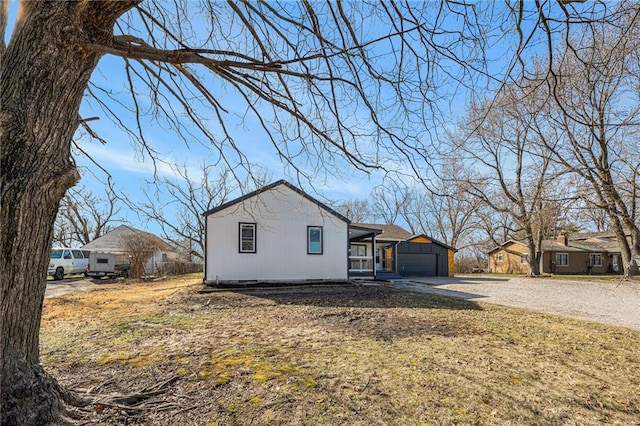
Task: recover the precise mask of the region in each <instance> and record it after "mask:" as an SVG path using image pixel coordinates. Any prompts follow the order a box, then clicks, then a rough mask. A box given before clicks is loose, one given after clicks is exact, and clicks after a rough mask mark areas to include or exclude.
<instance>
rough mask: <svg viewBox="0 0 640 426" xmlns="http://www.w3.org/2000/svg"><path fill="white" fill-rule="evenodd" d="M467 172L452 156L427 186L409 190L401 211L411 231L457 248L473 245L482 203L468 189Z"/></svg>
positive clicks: (459, 161) (458, 160)
mask: <svg viewBox="0 0 640 426" xmlns="http://www.w3.org/2000/svg"><path fill="white" fill-rule="evenodd" d="M469 173H470V172H469V170H467V169H465V167H464V166H463V164H462V161H461V160H460V159H458V158H451V159H448V160H447V161H446V162H445V163H444V165H443V166H442V167H441V168H440V170H438V175H437V177H436V178H435V179H433V180H431V182H430V184H429V187H428V188H427V187H425V186H418V187H415V188H414V189H413V190H411V192H410V197H409V200H408V201H407V205H406V207H405V208H404V209H403V210H402V213H401V214H402V216H403V218H404V219H405V221H406V222H407V223H408V224H409V228H410V229H411V232H413V233H425V234H428V235H430V236H432V237H434V238H437V239H439V240H441V241H443V242H445V243H447V244H449V245H451V246H452V247H455V248H457V249H459V250H461V249H464V248H466V247H468V246H470V245H473V244H474V240H475V238H472V235H473V234H474V233H475V231H477V230H478V229H480V227H479V226H478V225H479V224H478V220H479V218H478V211H479V209H480V207H481V205H482V203H481V200H480V199H479V198H477V197H475V196H473V195H472V194H471V193H470V192H469V188H468V187H469V185H470V184H469V177H468V174H469Z"/></svg>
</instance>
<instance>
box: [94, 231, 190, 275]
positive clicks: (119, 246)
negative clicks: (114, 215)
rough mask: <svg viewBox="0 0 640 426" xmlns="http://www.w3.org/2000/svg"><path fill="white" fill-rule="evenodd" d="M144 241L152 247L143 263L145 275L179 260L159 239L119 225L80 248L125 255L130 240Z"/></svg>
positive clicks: (173, 251)
mask: <svg viewBox="0 0 640 426" xmlns="http://www.w3.org/2000/svg"><path fill="white" fill-rule="evenodd" d="M132 238H133V239H134V240H140V241H145V242H146V244H148V245H150V246H152V247H153V254H152V255H151V256H150V257H149V259H148V260H147V261H146V262H145V265H144V272H145V274H154V273H157V272H158V271H162V270H165V269H166V264H171V263H175V262H176V261H178V260H180V261H183V260H182V258H181V257H180V254H179V253H178V252H177V250H176V249H174V248H173V247H171V245H169V244H168V243H167V242H166V241H164V240H162V239H161V238H160V237H158V236H156V235H154V234H151V233H149V232H146V231H141V230H139V229H135V228H132V227H131V226H127V225H120V226H118V227H116V228H114V229H112V230H111V231H109V232H107V233H106V234H104V235H103V236H101V237H99V238H96V239H95V240H93V241H91V242H90V243H88V244H85V245H84V246H82V250H91V251H99V252H106V253H118V254H127V253H130V251H131V250H132V249H134V250H135V247H132V244H131V242H130V241H129V240H130V239H132Z"/></svg>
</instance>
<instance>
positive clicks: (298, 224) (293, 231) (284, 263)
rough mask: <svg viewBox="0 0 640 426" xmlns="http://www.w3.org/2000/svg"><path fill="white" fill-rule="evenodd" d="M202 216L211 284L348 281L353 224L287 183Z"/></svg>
mask: <svg viewBox="0 0 640 426" xmlns="http://www.w3.org/2000/svg"><path fill="white" fill-rule="evenodd" d="M203 215H204V216H205V217H206V228H205V229H206V231H205V232H206V235H205V240H206V243H205V276H204V281H205V283H206V284H219V283H238V282H239V283H243V282H253V281H306V280H325V281H334V280H335V281H342V280H347V279H348V266H347V261H348V254H347V246H348V227H349V220H348V219H347V218H346V217H344V216H342V215H341V214H339V213H337V212H336V211H334V210H333V209H331V208H329V207H328V206H326V205H325V204H323V203H321V202H320V201H318V200H316V199H314V198H313V197H311V196H309V195H308V194H306V193H305V192H303V191H301V190H300V189H298V188H296V187H295V186H293V185H291V184H290V183H288V182H286V181H284V180H280V181H277V182H274V183H272V184H270V185H268V186H265V187H264V188H261V189H259V190H256V191H254V192H251V193H249V194H246V195H244V196H242V197H240V198H237V199H235V200H233V201H230V202H228V203H225V204H223V205H221V206H219V207H216V208H214V209H211V210H209V211H207V212H204V213H203Z"/></svg>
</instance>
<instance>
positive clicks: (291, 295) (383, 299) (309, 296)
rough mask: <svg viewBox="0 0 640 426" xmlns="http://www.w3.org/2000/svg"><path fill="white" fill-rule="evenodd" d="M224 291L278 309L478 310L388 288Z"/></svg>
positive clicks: (467, 304)
mask: <svg viewBox="0 0 640 426" xmlns="http://www.w3.org/2000/svg"><path fill="white" fill-rule="evenodd" d="M228 291H231V292H234V293H238V294H244V295H247V296H252V297H258V298H262V299H268V300H271V301H273V302H275V303H277V304H281V305H308V306H318V307H341V308H425V309H448V310H482V307H481V306H480V305H479V304H478V303H475V302H472V301H469V300H463V299H459V298H452V297H445V296H441V295H436V294H425V293H420V292H413V291H410V290H406V289H398V288H394V287H390V286H388V285H377V284H376V285H358V284H355V285H354V284H346V285H344V284H343V285H312V286H296V287H268V288H253V289H228Z"/></svg>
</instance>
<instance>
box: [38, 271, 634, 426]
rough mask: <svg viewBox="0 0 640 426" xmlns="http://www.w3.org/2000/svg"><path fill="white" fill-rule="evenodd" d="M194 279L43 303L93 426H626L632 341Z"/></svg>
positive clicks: (48, 356)
mask: <svg viewBox="0 0 640 426" xmlns="http://www.w3.org/2000/svg"><path fill="white" fill-rule="evenodd" d="M200 288H201V287H200V285H198V279H197V278H193V277H190V278H189V277H188V278H183V279H179V280H174V281H169V282H162V283H153V284H133V285H124V284H112V285H105V286H103V287H101V288H100V289H99V290H98V291H93V292H89V293H83V294H76V295H69V296H64V297H60V298H54V299H47V300H46V302H45V308H44V315H43V328H42V361H43V364H44V366H45V368H46V369H48V370H49V371H51V372H52V373H53V374H54V375H55V376H56V377H57V378H58V380H59V381H60V382H61V383H62V384H63V385H64V386H66V387H67V388H73V389H76V390H77V391H78V392H79V393H80V394H81V395H82V396H84V397H85V398H89V399H91V400H92V401H93V405H91V406H90V407H89V408H90V409H89V410H85V411H79V412H78V413H77V414H78V416H80V418H81V422H84V423H83V424H105V425H106V424H140V425H173V424H186V425H189V424H193V425H209V424H243V425H244V424H258V425H267V424H269V425H270V424H322V423H324V424H350V425H351V424H367V425H368V424H428V423H447V424H451V423H467V424H469V423H474V424H475V423H507V424H509V423H511V424H522V423H530V424H531V423H572V422H575V423H580V424H597V423H620V424H633V423H634V422H637V419H638V416H640V397H639V396H638V395H640V379H639V378H638V375H637V371H638V368H639V367H640V360H638V358H637V353H636V346H635V345H636V344H637V341H638V338H639V337H640V334H639V333H637V332H634V331H632V330H628V329H621V328H615V327H607V326H604V325H598V324H592V323H583V322H581V321H577V320H572V319H567V318H560V317H554V316H550V315H543V314H538V313H534V312H530V311H520V310H515V309H510V308H505V307H500V306H492V305H482V304H478V303H475V302H468V301H464V300H456V299H449V298H445V297H441V296H437V295H429V294H416V293H412V292H407V291H402V290H398V289H394V288H391V287H389V286H379V285H363V286H335V287H301V288H297V289H286V290H285V289H267V290H252V291H222V292H215V293H208V294H200V293H198V290H199V289H200Z"/></svg>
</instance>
